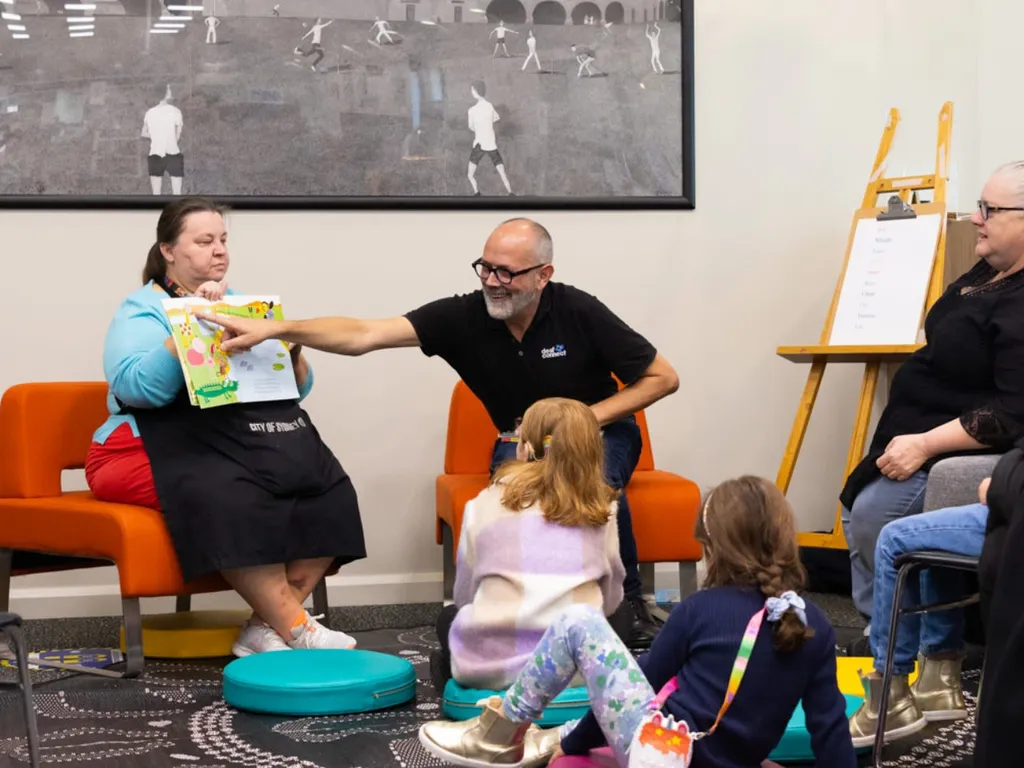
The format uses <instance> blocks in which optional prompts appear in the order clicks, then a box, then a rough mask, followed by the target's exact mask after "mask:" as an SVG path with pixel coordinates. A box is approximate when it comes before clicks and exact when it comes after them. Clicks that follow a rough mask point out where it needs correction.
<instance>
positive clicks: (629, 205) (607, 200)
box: [0, 0, 696, 211]
mask: <svg viewBox="0 0 1024 768" xmlns="http://www.w3.org/2000/svg"><path fill="white" fill-rule="evenodd" d="M85 1H86V2H88V0H85ZM139 1H141V2H164V3H165V4H166V3H167V2H174V0H136V2H139ZM200 1H201V0H200ZM410 2H418V0H410ZM667 2H668V3H669V4H671V5H672V6H674V8H673V10H675V9H677V12H678V16H679V18H678V22H676V21H671V22H670V23H678V24H679V26H680V48H681V50H680V65H679V72H678V79H679V86H680V97H681V98H680V104H681V114H680V115H679V129H680V132H681V148H682V156H681V158H680V163H681V180H682V194H680V195H678V196H644V197H640V196H618V197H552V196H531V195H528V194H524V195H522V196H509V197H505V196H500V195H488V196H480V197H476V196H470V195H465V196H461V195H451V196H448V195H445V196H408V197H406V196H398V195H381V196H333V195H315V196H314V195H309V196H306V195H286V196H285V195H282V196H274V195H219V194H216V193H210V194H209V195H208V196H210V197H215V198H216V199H217V201H218V202H221V203H223V204H225V205H227V206H229V207H230V208H232V209H234V210H238V211H246V210H250V211H259V210H265V211H474V210H480V211H490V210H496V211H522V210H579V211H588V210H589V211H601V210H631V211H653V210H693V209H694V208H695V207H696V201H695V190H696V182H695V173H696V161H695V154H696V139H695V130H694V125H695V107H694V103H695V98H694V36H695V32H694V0H667ZM10 7H11V6H9V5H5V6H3V8H4V9H8V8H10ZM662 7H663V8H664V7H665V3H662ZM638 23H639V22H638ZM662 23H664V21H662ZM2 74H3V73H2V72H0V75H2ZM2 81H3V78H2V77H0V84H2ZM0 117H2V115H0ZM483 162H485V163H486V162H487V161H486V160H484V161H483ZM485 167H487V166H485ZM183 194H204V193H202V192H189V191H185V192H184V193H183ZM173 199H174V196H172V195H166V194H161V195H153V194H138V195H128V196H121V195H109V196H108V195H102V196H100V195H45V194H43V195H8V194H4V193H3V192H2V191H0V210H4V209H11V210H19V209H20V210H26V209H29V210H153V209H160V208H163V207H164V206H165V205H166V204H167V203H168V202H170V201H171V200H173Z"/></svg>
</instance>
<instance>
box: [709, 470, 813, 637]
mask: <svg viewBox="0 0 1024 768" xmlns="http://www.w3.org/2000/svg"><path fill="white" fill-rule="evenodd" d="M696 533H697V540H698V541H699V542H701V544H703V545H704V547H705V550H706V555H707V573H706V576H705V579H704V586H705V587H719V586H749V587H753V588H755V589H757V590H759V591H760V592H761V594H763V595H764V596H765V597H779V596H781V595H782V593H783V592H787V591H789V590H793V591H794V592H799V591H800V590H801V589H803V588H804V585H805V584H806V581H807V572H806V571H805V570H804V566H803V563H802V562H801V561H800V547H799V545H798V544H797V538H796V520H795V519H794V517H793V510H792V508H791V507H790V506H789V502H788V501H787V500H786V497H785V496H784V495H783V494H782V491H780V490H779V489H778V487H777V486H776V485H775V484H774V483H772V482H770V481H768V480H765V479H764V478H762V477H755V476H752V475H744V476H743V477H738V478H736V479H735V480H726V481H725V482H724V483H722V484H721V485H719V486H717V487H716V488H715V489H714V490H713V491H712V492H711V493H710V494H709V495H708V497H707V499H706V500H705V503H704V510H703V512H702V514H701V515H700V516H699V517H698V519H697V531H696ZM773 635H774V637H773V640H774V642H773V645H774V646H775V649H776V650H779V651H794V650H796V649H797V648H799V647H800V646H801V645H803V643H804V641H805V640H807V639H808V638H811V637H813V636H814V630H813V629H811V628H810V627H808V626H805V625H804V624H803V623H802V622H801V621H800V618H799V617H798V616H797V614H796V611H794V610H793V609H792V608H790V609H789V610H787V611H786V612H785V613H784V614H783V615H782V618H781V620H780V621H779V622H778V623H776V624H775V625H774V626H773Z"/></svg>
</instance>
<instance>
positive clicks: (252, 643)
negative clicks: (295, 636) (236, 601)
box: [231, 619, 291, 657]
mask: <svg viewBox="0 0 1024 768" xmlns="http://www.w3.org/2000/svg"><path fill="white" fill-rule="evenodd" d="M290 650H291V648H289V647H288V644H287V643H285V641H284V638H282V637H281V636H280V635H279V634H277V630H275V629H274V628H273V627H271V626H270V625H269V624H266V623H265V622H263V621H261V620H259V619H249V620H248V621H247V622H245V624H243V625H242V631H241V632H239V633H238V638H237V639H236V640H235V644H234V645H233V646H231V652H232V653H233V654H235V656H238V657H242V656H251V655H252V654H254V653H266V652H267V651H290Z"/></svg>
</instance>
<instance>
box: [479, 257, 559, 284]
mask: <svg viewBox="0 0 1024 768" xmlns="http://www.w3.org/2000/svg"><path fill="white" fill-rule="evenodd" d="M471 266H472V267H473V271H474V272H476V275H477V277H479V278H480V279H481V280H486V279H487V278H489V277H490V276H491V274H493V275H494V276H495V277H496V278H498V282H499V283H501V284H502V285H508V284H509V283H511V282H512V281H513V280H514V279H515V278H517V277H519V276H520V275H525V274H526V273H527V272H533V270H535V269H540V268H541V267H543V266H545V265H544V264H534V265H533V266H532V267H527V268H526V269H520V270H519V271H517V272H513V271H511V270H509V269H505V267H494V266H491V265H490V264H488V263H487V262H486V261H484V260H483V259H477V260H476V261H474V262H473V263H472V265H471Z"/></svg>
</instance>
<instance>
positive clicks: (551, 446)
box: [494, 397, 618, 527]
mask: <svg viewBox="0 0 1024 768" xmlns="http://www.w3.org/2000/svg"><path fill="white" fill-rule="evenodd" d="M519 440H520V441H521V442H523V443H526V444H527V445H526V446H524V447H525V448H526V450H527V451H529V452H530V454H529V457H528V458H527V460H526V461H509V462H506V463H505V464H502V465H501V466H500V467H499V468H498V470H497V471H496V472H495V473H494V482H495V483H497V482H499V481H501V483H502V486H501V488H502V490H501V503H502V505H503V506H505V507H506V508H507V509H511V510H515V511H519V510H521V509H525V508H527V507H530V506H533V505H534V504H539V505H540V508H541V511H542V513H543V515H544V519H545V520H548V521H549V522H552V523H558V524H560V525H567V526H578V527H582V526H600V525H604V524H605V523H606V522H608V519H609V516H610V514H611V503H612V502H613V501H614V500H615V499H616V498H618V491H616V490H615V489H614V488H612V487H611V486H610V485H608V483H607V482H606V481H605V479H604V442H603V440H602V438H601V428H600V425H599V424H598V422H597V417H596V416H595V415H594V412H593V411H592V410H590V408H589V407H588V406H586V405H584V404H583V403H581V402H579V401H578V400H569V399H567V398H563V397H549V398H546V399H544V400H538V401H537V402H536V403H534V404H533V405H531V406H530V407H529V408H528V409H527V411H526V413H525V414H523V423H522V425H521V427H520V430H519Z"/></svg>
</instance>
